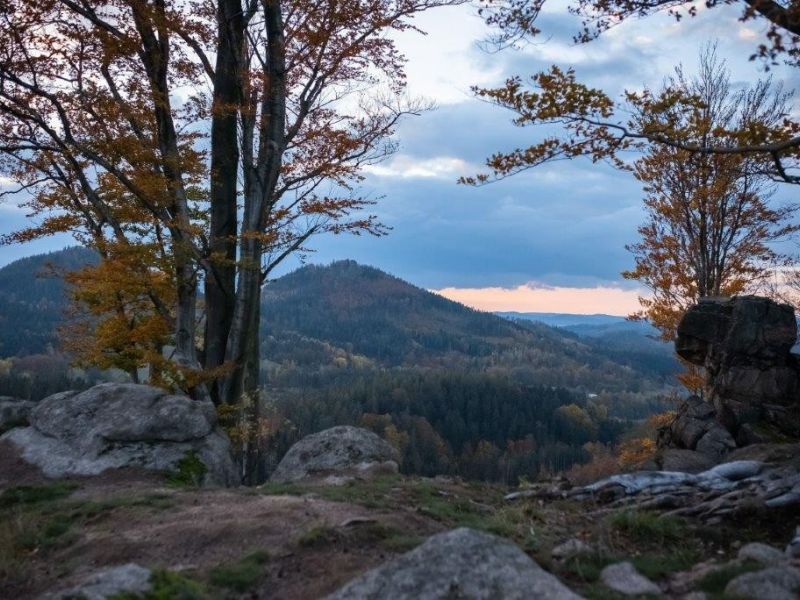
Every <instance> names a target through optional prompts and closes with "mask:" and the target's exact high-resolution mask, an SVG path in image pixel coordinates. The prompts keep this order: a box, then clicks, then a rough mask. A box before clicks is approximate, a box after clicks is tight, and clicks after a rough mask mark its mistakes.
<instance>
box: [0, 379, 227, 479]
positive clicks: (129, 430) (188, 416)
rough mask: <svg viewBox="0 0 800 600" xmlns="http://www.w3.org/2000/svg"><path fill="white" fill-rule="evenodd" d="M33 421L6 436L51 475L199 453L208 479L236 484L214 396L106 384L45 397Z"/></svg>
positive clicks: (158, 462)
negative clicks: (202, 399)
mask: <svg viewBox="0 0 800 600" xmlns="http://www.w3.org/2000/svg"><path fill="white" fill-rule="evenodd" d="M29 420H30V426H29V427H23V428H16V429H12V430H11V431H9V432H7V433H6V434H4V435H3V436H2V437H0V439H1V440H6V441H9V442H11V443H12V444H14V445H15V446H17V447H18V448H19V451H20V454H21V456H22V458H24V459H25V460H26V461H27V462H29V463H32V464H34V465H36V466H37V467H39V468H40V469H41V470H42V472H43V473H44V474H45V475H46V476H48V477H64V476H67V475H98V474H100V473H102V472H104V471H106V470H108V469H118V468H123V467H137V468H142V469H148V470H154V471H167V472H169V471H175V470H177V469H178V468H179V466H180V464H181V463H182V461H184V459H187V458H189V459H193V458H196V459H198V460H199V461H200V462H202V464H203V465H204V467H205V468H204V469H202V470H203V471H204V473H203V474H202V475H201V477H202V480H203V483H204V484H207V485H235V484H236V483H237V473H236V468H235V466H234V463H233V458H232V455H231V449H230V442H229V441H228V438H227V436H225V434H224V433H223V432H222V430H221V429H219V428H218V427H217V425H216V411H215V409H214V406H213V405H212V404H211V403H210V402H199V401H196V400H192V399H191V398H188V397H186V396H176V395H171V394H168V393H167V392H165V391H164V390H162V389H159V388H155V387H150V386H146V385H134V384H118V383H105V384H101V385H97V386H95V387H93V388H91V389H89V390H86V391H84V392H80V393H78V392H62V393H59V394H55V395H53V396H50V397H48V398H45V399H44V400H42V401H41V402H39V403H38V404H37V405H36V406H35V408H33V410H32V411H31V413H30V415H29Z"/></svg>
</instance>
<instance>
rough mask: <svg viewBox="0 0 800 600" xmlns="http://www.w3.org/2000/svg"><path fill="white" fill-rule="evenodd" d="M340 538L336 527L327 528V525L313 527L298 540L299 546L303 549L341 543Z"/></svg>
mask: <svg viewBox="0 0 800 600" xmlns="http://www.w3.org/2000/svg"><path fill="white" fill-rule="evenodd" d="M339 539H340V536H339V533H338V532H337V531H336V528H334V527H327V526H325V525H322V526H319V527H312V528H311V529H309V530H308V531H305V532H303V533H302V535H300V537H299V538H297V545H298V546H300V547H302V548H314V547H317V546H326V545H328V544H332V543H333V542H337V541H339Z"/></svg>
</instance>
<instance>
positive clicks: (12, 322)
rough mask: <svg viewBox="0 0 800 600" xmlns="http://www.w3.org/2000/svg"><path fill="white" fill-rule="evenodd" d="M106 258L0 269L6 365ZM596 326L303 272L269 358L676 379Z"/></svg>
mask: <svg viewBox="0 0 800 600" xmlns="http://www.w3.org/2000/svg"><path fill="white" fill-rule="evenodd" d="M95 260H97V258H96V255H95V254H94V253H93V252H91V251H89V250H86V249H83V248H69V249H66V250H63V251H61V252H54V253H51V254H44V255H39V256H32V257H29V258H25V259H22V260H19V261H16V262H14V263H11V264H9V265H7V266H5V267H3V268H2V269H0V357H2V356H24V355H30V354H39V353H44V352H46V351H48V348H50V347H51V346H52V345H53V344H54V343H55V341H56V336H55V331H56V329H57V327H58V326H59V325H60V324H61V323H62V322H63V321H64V319H65V309H66V305H67V300H66V295H65V288H64V283H63V281H62V280H61V278H60V277H57V276H54V275H56V274H58V273H59V272H64V271H69V270H73V269H77V268H80V267H81V266H83V265H85V264H88V263H90V262H93V261H95ZM522 316H525V317H526V318H527V317H528V315H522ZM551 316H553V317H554V318H556V317H557V318H558V319H559V322H562V323H565V322H567V321H568V320H569V318H570V316H569V315H551ZM572 317H573V318H575V316H572ZM597 319H600V320H601V321H600V322H599V323H598V321H597ZM615 319H616V320H615ZM594 322H595V323H596V324H599V325H600V326H602V327H606V328H611V329H608V330H606V331H604V332H601V333H602V335H595V336H594V337H596V338H597V341H599V342H602V343H596V342H595V341H593V339H592V338H591V337H590V336H586V335H584V336H581V335H579V334H576V333H573V332H572V331H571V330H572V329H575V328H578V329H580V328H581V327H583V326H584V325H585V324H586V323H584V322H583V317H580V318H579V320H578V321H576V322H573V323H572V324H571V325H570V326H569V328H568V329H558V328H553V327H550V326H547V325H544V324H541V323H538V322H535V321H531V320H523V319H517V320H515V321H511V320H509V319H506V318H501V317H499V316H497V315H494V314H491V313H485V312H481V311H477V310H473V309H471V308H468V307H466V306H464V305H462V304H459V303H456V302H453V301H451V300H448V299H446V298H444V297H442V296H439V295H437V294H434V293H431V292H428V291H427V290H424V289H421V288H419V287H416V286H414V285H412V284H410V283H408V282H405V281H403V280H401V279H399V278H397V277H393V276H391V275H389V274H387V273H384V272H382V271H380V270H378V269H375V268H372V267H366V266H363V265H359V264H357V263H355V262H353V261H339V262H335V263H333V264H330V265H327V266H313V265H309V266H306V267H303V268H300V269H298V270H297V271H294V272H292V273H290V274H288V275H285V276H283V277H281V278H279V279H277V280H275V281H272V282H270V283H269V284H268V285H267V286H266V287H265V289H264V294H263V319H262V356H263V357H264V358H265V359H266V360H267V361H269V363H270V364H278V365H281V364H283V365H287V364H292V365H295V366H296V367H297V368H298V369H299V368H302V369H305V371H306V372H310V371H313V370H314V369H319V368H323V367H326V366H331V365H338V366H341V365H343V364H345V365H359V364H360V365H368V366H370V367H380V368H386V367H389V368H391V367H424V368H450V369H459V370H464V371H473V372H481V371H492V372H496V373H497V372H501V373H505V374H509V375H511V376H512V377H513V378H514V379H515V380H518V381H520V382H523V383H535V384H540V385H551V386H561V387H567V388H570V389H578V390H581V391H583V392H586V393H600V392H602V391H633V392H639V391H645V390H655V389H661V388H662V387H663V386H664V384H665V383H666V382H668V381H669V378H670V376H671V372H672V371H671V368H670V365H669V364H666V365H659V366H657V367H654V366H653V364H652V362H653V359H652V356H651V355H650V354H648V352H649V350H648V348H647V347H645V346H646V343H645V346H642V345H641V344H638V345H637V344H636V343H634V344H633V346H635V349H633V350H631V348H632V347H633V346H632V345H631V343H630V342H624V343H622V342H621V343H619V344H614V343H611V341H610V338H609V334H610V333H611V332H614V335H617V336H619V335H622V333H623V332H621V331H617V330H616V329H614V328H615V327H616V328H618V327H621V326H622V327H623V329H624V325H630V323H627V322H625V321H624V320H622V319H619V318H616V317H608V316H605V315H598V316H597V318H596V319H594ZM620 322H621V324H620ZM640 341H641V340H639V338H637V339H636V342H637V343H638V342H640ZM649 341H650V340H648V342H649ZM640 346H641V347H640Z"/></svg>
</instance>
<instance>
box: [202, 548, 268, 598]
mask: <svg viewBox="0 0 800 600" xmlns="http://www.w3.org/2000/svg"><path fill="white" fill-rule="evenodd" d="M267 561H269V554H268V553H267V552H263V551H258V552H253V553H252V554H248V555H247V556H245V557H244V558H243V559H241V560H240V561H238V562H235V563H231V564H227V565H220V566H218V567H215V568H214V569H212V570H211V571H210V572H209V574H208V580H209V582H211V584H212V585H214V586H216V587H219V588H225V589H229V590H233V591H235V592H239V593H244V592H246V591H248V590H250V589H252V588H254V587H255V586H256V585H257V584H258V583H259V581H261V579H262V577H263V576H264V565H265V564H266V563H267Z"/></svg>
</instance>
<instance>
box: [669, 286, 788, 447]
mask: <svg viewBox="0 0 800 600" xmlns="http://www.w3.org/2000/svg"><path fill="white" fill-rule="evenodd" d="M796 341H797V323H796V321H795V317H794V310H793V308H792V307H791V306H789V305H785V304H778V303H776V302H774V301H772V300H769V299H767V298H760V297H757V296H739V297H735V298H709V299H704V300H701V301H700V302H699V303H698V304H696V305H695V306H693V307H692V308H690V309H689V310H688V311H687V312H686V314H685V316H684V318H683V319H682V320H681V323H680V324H679V326H678V336H677V339H676V341H675V349H676V351H677V353H678V354H679V355H680V356H681V357H683V358H684V359H686V360H687V361H689V362H690V363H692V364H695V365H698V366H701V367H703V368H704V369H705V373H706V388H707V389H708V390H709V397H708V402H703V401H701V400H700V399H698V398H689V399H687V400H686V401H685V402H684V403H682V404H681V405H679V408H678V411H677V416H676V418H675V420H674V421H673V423H672V424H670V425H669V426H668V427H667V428H666V429H664V430H663V431H661V432H660V433H659V446H660V447H677V448H687V449H690V450H697V451H699V452H702V453H704V454H707V455H708V456H709V457H711V458H714V459H716V460H720V459H722V458H724V457H725V456H726V454H728V453H729V452H730V450H731V449H733V448H735V447H736V445H739V446H745V445H748V444H753V443H764V442H767V441H770V440H777V439H779V438H783V437H786V436H787V435H788V436H790V437H793V438H800V361H798V359H797V357H795V356H793V355H792V354H791V348H792V346H793V345H794V344H795V342H796ZM709 409H710V414H709Z"/></svg>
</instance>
